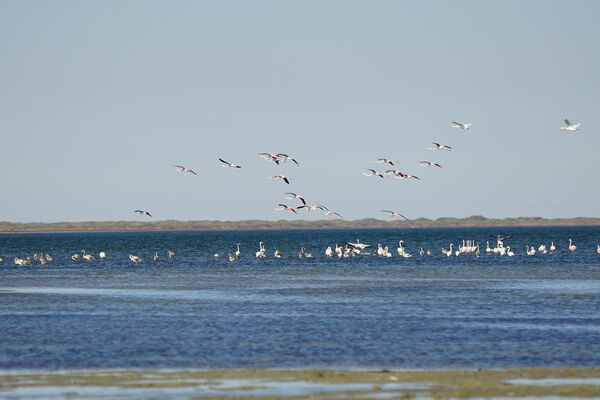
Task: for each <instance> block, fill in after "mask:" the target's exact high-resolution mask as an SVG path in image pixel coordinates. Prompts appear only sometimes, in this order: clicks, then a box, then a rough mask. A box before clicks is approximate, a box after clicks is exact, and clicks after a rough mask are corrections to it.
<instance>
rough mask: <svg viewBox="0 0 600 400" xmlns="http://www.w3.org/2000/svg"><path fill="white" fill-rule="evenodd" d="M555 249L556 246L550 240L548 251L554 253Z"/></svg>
mask: <svg viewBox="0 0 600 400" xmlns="http://www.w3.org/2000/svg"><path fill="white" fill-rule="evenodd" d="M555 250H556V246H555V245H554V242H550V253H554V251H555Z"/></svg>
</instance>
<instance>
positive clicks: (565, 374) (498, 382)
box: [0, 368, 600, 399]
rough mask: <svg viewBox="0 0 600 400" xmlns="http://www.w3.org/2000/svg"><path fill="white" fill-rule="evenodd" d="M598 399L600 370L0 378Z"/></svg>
mask: <svg viewBox="0 0 600 400" xmlns="http://www.w3.org/2000/svg"><path fill="white" fill-rule="evenodd" d="M40 396H41V398H98V397H109V398H119V399H122V398H125V399H128V398H136V399H139V398H203V399H207V398H218V399H237V398H253V399H279V398H282V399H283V398H285V399H304V398H310V399H329V398H339V399H345V398H352V399H374V398H394V399H396V398H405V399H410V398H417V399H449V398H459V399H469V398H496V399H498V398H522V397H527V398H553V399H556V398H598V397H600V369H597V368H588V369H564V368H563V369H549V368H531V369H505V370H439V371H438V370H423V371H394V370H381V371H360V370H320V369H306V370H273V369H265V370H259V369H251V370H235V369H234V370H131V369H126V370H116V369H115V370H113V369H110V370H102V369H100V370H73V371H69V370H66V371H64V370H59V371H0V398H22V399H27V398H40Z"/></svg>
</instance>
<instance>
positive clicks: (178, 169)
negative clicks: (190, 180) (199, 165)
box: [173, 165, 198, 175]
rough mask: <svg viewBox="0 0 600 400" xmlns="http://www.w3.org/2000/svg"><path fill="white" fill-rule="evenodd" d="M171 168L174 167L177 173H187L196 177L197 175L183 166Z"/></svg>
mask: <svg viewBox="0 0 600 400" xmlns="http://www.w3.org/2000/svg"><path fill="white" fill-rule="evenodd" d="M173 167H175V171H177V172H189V173H190V174H194V175H198V174H197V173H195V172H194V171H192V170H191V169H189V168H186V167H184V166H183V165H173Z"/></svg>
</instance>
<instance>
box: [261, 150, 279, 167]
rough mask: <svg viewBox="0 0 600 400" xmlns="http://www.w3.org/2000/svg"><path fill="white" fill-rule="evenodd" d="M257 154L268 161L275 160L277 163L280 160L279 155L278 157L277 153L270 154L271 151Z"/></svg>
mask: <svg viewBox="0 0 600 400" xmlns="http://www.w3.org/2000/svg"><path fill="white" fill-rule="evenodd" d="M258 155H259V156H261V157H262V158H264V159H265V160H267V161H268V162H270V161H273V162H275V164H277V165H279V161H281V157H279V156H278V155H277V154H271V153H258Z"/></svg>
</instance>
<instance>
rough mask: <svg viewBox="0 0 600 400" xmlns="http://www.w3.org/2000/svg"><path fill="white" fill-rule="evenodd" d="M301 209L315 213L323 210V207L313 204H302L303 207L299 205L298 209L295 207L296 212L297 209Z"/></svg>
mask: <svg viewBox="0 0 600 400" xmlns="http://www.w3.org/2000/svg"><path fill="white" fill-rule="evenodd" d="M301 208H306V211H311V212H315V211H317V210H323V206H320V205H318V204H314V205H312V206H309V205H304V204H303V205H301V206H298V207H296V209H297V210H299V209H301ZM323 211H324V210H323Z"/></svg>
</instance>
